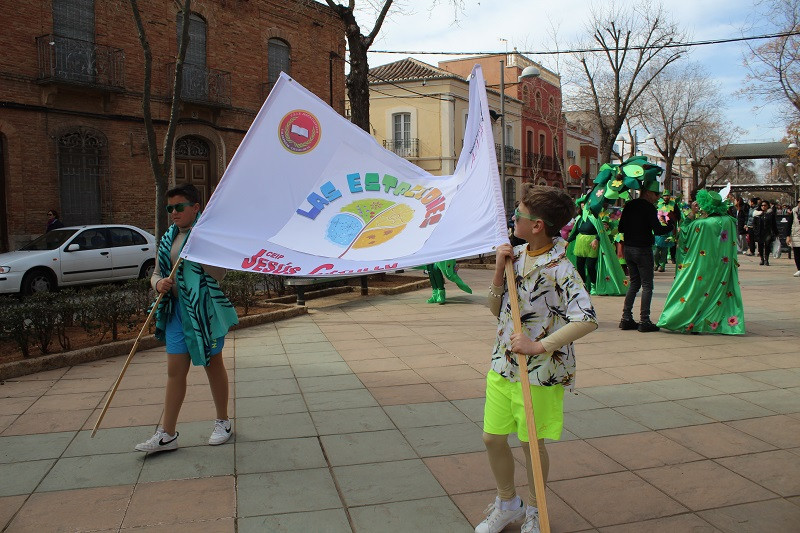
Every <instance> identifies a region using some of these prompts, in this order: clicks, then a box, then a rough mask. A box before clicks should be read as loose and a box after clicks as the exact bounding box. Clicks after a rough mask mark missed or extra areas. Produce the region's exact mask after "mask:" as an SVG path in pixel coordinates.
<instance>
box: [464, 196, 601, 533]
mask: <svg viewBox="0 0 800 533" xmlns="http://www.w3.org/2000/svg"><path fill="white" fill-rule="evenodd" d="M574 213H575V204H574V203H573V200H572V198H570V197H569V195H567V194H566V193H565V192H564V191H562V190H561V189H557V188H555V187H542V186H536V187H533V186H527V187H526V188H525V189H524V191H523V198H522V201H521V202H520V204H519V207H518V208H517V209H516V211H515V212H514V218H515V219H516V224H515V228H514V234H515V235H516V236H517V237H519V238H521V239H524V240H525V241H527V243H526V244H523V245H520V246H517V247H515V248H512V247H511V245H510V244H503V245H501V246H498V247H497V259H496V261H497V262H496V265H495V272H494V279H493V280H492V285H491V287H490V288H489V308H490V309H491V310H492V312H493V313H494V315H495V316H497V317H498V326H497V337H496V339H495V344H494V351H493V352H492V364H491V369H490V370H489V373H488V375H487V377H486V405H485V408H484V417H483V441H484V444H485V445H486V451H487V454H488V456H489V465H490V466H491V469H492V473H493V474H494V477H495V480H496V482H497V498H496V499H495V501H494V503H493V504H491V505H489V507H488V508H487V509H486V513H487V517H486V519H485V520H484V521H483V522H481V523H480V524H478V527H476V528H475V532H476V533H498V532H499V531H502V530H503V528H504V527H505V526H506V525H508V524H509V523H511V522H514V521H516V520H519V519H520V518H522V517H523V515H524V516H525V522H524V523H523V525H522V530H521V531H522V533H538V531H539V515H538V509H537V506H536V495H535V493H534V488H533V487H534V484H533V471H532V468H531V457H530V451H529V448H528V446H523V450H524V451H525V459H526V465H527V470H528V492H529V495H528V507H527V511H526V508H525V505H524V504H523V502H522V500H521V498H520V497H519V496H517V494H516V489H515V488H514V457H513V455H512V454H511V448H510V447H509V445H508V435H509V434H510V433H517V436H518V437H519V440H520V441H522V442H525V443H527V441H528V431H527V427H526V424H525V410H524V407H523V398H522V387H521V384H520V382H519V371H520V369H519V367H518V366H517V359H516V356H515V355H514V354H524V355H526V356H527V357H526V359H527V362H528V368H527V370H528V376H529V378H530V383H531V391H530V394H531V397H532V400H533V410H534V413H535V415H536V433H537V437H538V438H539V453H540V456H541V460H542V470H543V473H544V478H545V480H547V471H548V467H549V460H548V456H547V450H546V449H545V447H544V439H545V438H547V439H552V440H558V439H560V438H561V430H562V427H563V424H564V389H565V388H566V389H569V390H571V389H572V388H573V386H574V382H575V354H574V350H573V346H572V343H573V341H575V340H577V339H579V338H581V337H583V336H584V335H586V334H587V333H589V332H591V331H593V330H595V329H596V328H597V318H596V316H595V311H594V308H593V307H592V302H591V300H590V298H589V294H588V293H587V291H586V289H585V287H584V285H583V283H582V282H581V278H580V276H579V275H578V272H577V271H576V270H575V267H574V266H573V265H572V263H571V262H570V261H569V260H568V259H567V257H566V253H565V247H566V243H565V242H564V240H563V239H561V238H560V236H559V230H560V229H561V227H562V226H564V225H565V224H566V223H567V222H568V221H569V220H570V219H571V218H572V217H573V216H574ZM506 258H511V259H512V260H513V263H514V272H515V277H516V280H515V282H516V283H515V285H516V288H517V293H518V296H519V307H520V316H521V318H522V333H514V323H513V321H512V316H511V306H510V304H509V296H508V285H507V284H505V282H504V274H505V263H506Z"/></svg>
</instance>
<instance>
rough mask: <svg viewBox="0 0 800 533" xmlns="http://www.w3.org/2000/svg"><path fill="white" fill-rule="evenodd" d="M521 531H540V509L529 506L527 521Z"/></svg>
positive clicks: (531, 532)
mask: <svg viewBox="0 0 800 533" xmlns="http://www.w3.org/2000/svg"><path fill="white" fill-rule="evenodd" d="M519 533H539V509H538V508H536V507H531V506H530V505H529V506H528V508H527V510H526V511H525V521H524V522H523V523H522V528H521V529H520V530H519Z"/></svg>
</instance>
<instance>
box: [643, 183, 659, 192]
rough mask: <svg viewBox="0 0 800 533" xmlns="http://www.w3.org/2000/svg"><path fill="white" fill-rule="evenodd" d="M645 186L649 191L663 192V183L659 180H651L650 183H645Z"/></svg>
mask: <svg viewBox="0 0 800 533" xmlns="http://www.w3.org/2000/svg"><path fill="white" fill-rule="evenodd" d="M644 188H645V189H647V190H648V191H653V192H661V184H660V183H659V182H658V180H653V181H651V182H650V183H648V184H647V185H645V186H644Z"/></svg>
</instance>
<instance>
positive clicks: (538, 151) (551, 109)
mask: <svg viewBox="0 0 800 533" xmlns="http://www.w3.org/2000/svg"><path fill="white" fill-rule="evenodd" d="M501 60H502V61H504V62H505V71H504V78H505V91H506V94H507V95H509V96H512V97H514V98H517V99H519V100H521V101H522V118H521V119H520V120H521V124H520V126H519V127H521V131H522V175H521V176H519V178H521V179H522V181H524V182H532V183H537V184H542V185H551V186H553V187H559V188H564V187H565V182H564V177H563V176H564V174H566V167H565V166H564V128H565V125H566V120H565V119H564V116H563V114H562V112H561V78H560V76H559V75H558V74H555V73H554V72H551V71H550V70H547V69H546V68H544V67H543V66H541V65H540V64H538V63H536V62H535V61H533V60H531V59H529V58H527V57H525V56H524V55H522V54H519V53H517V52H513V53H510V54H492V55H483V56H477V57H469V58H464V59H454V60H451V61H442V62H440V63H439V68H442V69H444V70H447V71H449V72H453V73H455V74H458V75H460V76H464V77H466V76H468V75H469V73H470V71H471V70H472V67H473V65H475V64H476V63H477V64H480V65H481V68H482V69H483V76H484V78H485V79H486V83H487V85H489V86H491V87H492V88H496V89H499V88H500V61H501ZM529 66H534V67H536V68H538V69H539V71H540V75H539V77H537V78H526V79H524V80H522V81H519V82H518V81H517V79H518V77H519V76H520V74H522V71H523V69H525V67H529ZM515 129H516V128H515Z"/></svg>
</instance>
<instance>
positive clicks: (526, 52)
mask: <svg viewBox="0 0 800 533" xmlns="http://www.w3.org/2000/svg"><path fill="white" fill-rule="evenodd" d="M795 35H800V31H787V32H781V33H770V34H765V35H750V36H746V37H731V38H728V39H706V40H703V41H690V42H685V43H683V42H678V41H676V42H672V43H666V44H658V45H647V46H645V45H642V46H626V47H623V48H608V49H606V48H572V49H568V50H548V51H541V50H514V52H513V53H517V54H524V55H531V56H537V55H538V56H542V55H559V54H582V53H590V52H606V51H609V50H656V49H660V48H688V47H693V46H706V45H709V44H724V43H736V42H742V41H756V40H759V39H775V38H777V37H792V36H795ZM369 52H370V53H373V54H404V55H442V56H445V55H446V56H479V55H508V54H509V52H508V50H503V51H497V52H455V51H439V52H431V51H424V50H369Z"/></svg>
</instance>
